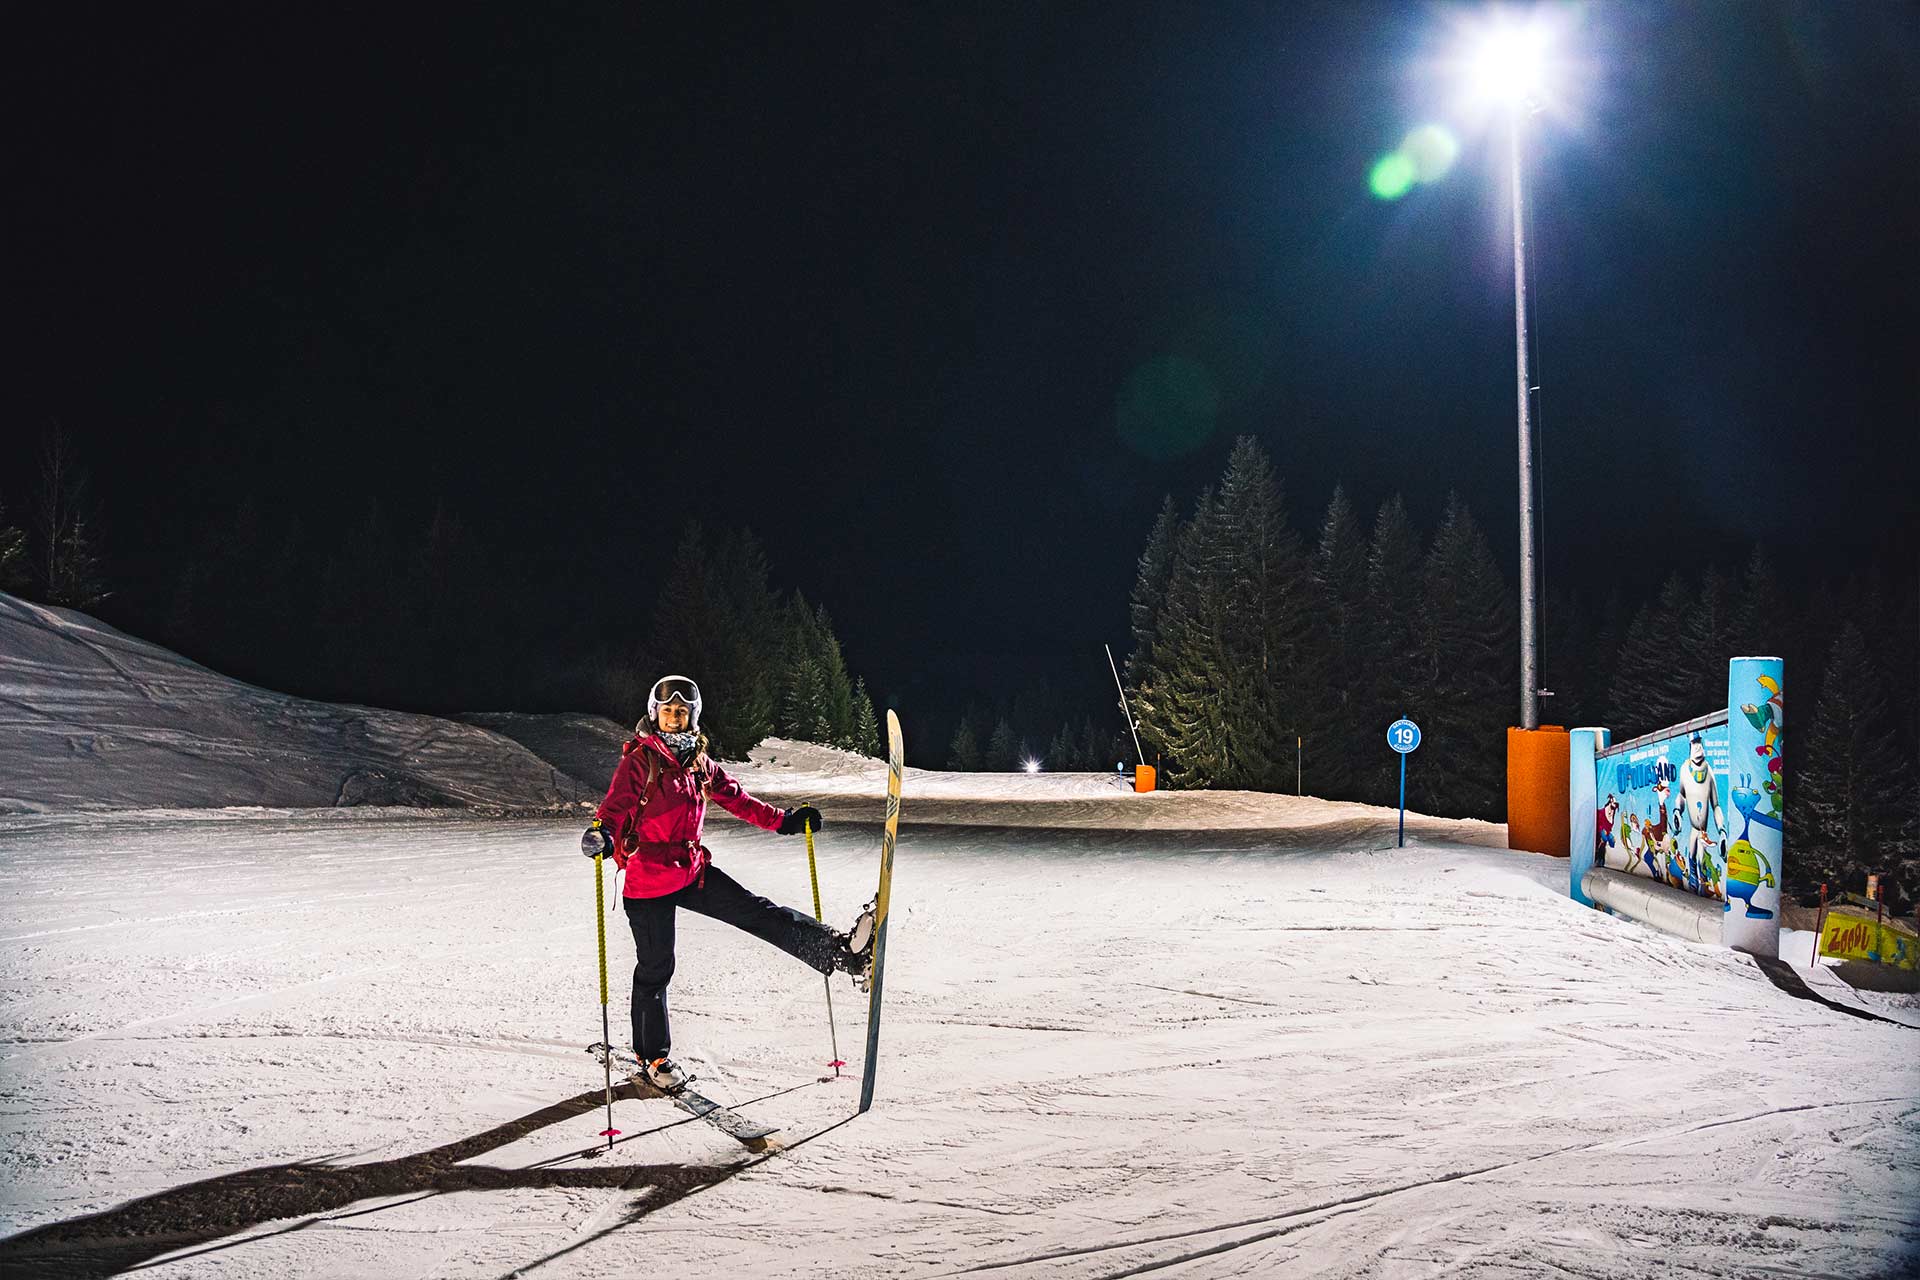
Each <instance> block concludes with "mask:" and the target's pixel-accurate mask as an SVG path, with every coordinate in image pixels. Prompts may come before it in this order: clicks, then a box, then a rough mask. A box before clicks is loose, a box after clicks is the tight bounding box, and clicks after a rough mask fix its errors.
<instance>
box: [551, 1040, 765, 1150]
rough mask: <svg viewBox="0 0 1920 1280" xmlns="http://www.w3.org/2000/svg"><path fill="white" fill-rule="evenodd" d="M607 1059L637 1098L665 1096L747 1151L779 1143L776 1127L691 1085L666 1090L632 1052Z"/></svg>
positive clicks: (595, 1048)
mask: <svg viewBox="0 0 1920 1280" xmlns="http://www.w3.org/2000/svg"><path fill="white" fill-rule="evenodd" d="M603 1049H604V1046H602V1045H594V1046H593V1047H592V1048H590V1049H588V1050H587V1052H588V1053H592V1054H596V1055H600V1054H601V1053H602V1051H603ZM610 1061H612V1062H615V1063H617V1064H618V1065H619V1067H620V1069H621V1070H623V1071H625V1072H626V1073H627V1083H628V1084H630V1085H632V1086H633V1094H634V1096H635V1097H636V1098H665V1099H666V1100H667V1101H668V1102H671V1103H672V1104H673V1105H674V1106H676V1107H678V1108H679V1109H680V1110H682V1111H684V1112H686V1113H687V1114H688V1115H690V1116H693V1117H695V1118H697V1119H700V1120H705V1121H706V1122H707V1123H708V1124H710V1125H712V1126H713V1127H714V1128H716V1129H718V1130H719V1131H720V1132H721V1133H724V1134H726V1135H727V1136H728V1137H729V1138H732V1139H733V1140H734V1141H736V1142H738V1143H739V1144H740V1145H741V1146H743V1147H745V1148H746V1149H747V1150H749V1151H754V1152H760V1151H771V1150H773V1149H775V1148H776V1147H778V1146H779V1138H780V1130H779V1129H777V1128H773V1127H770V1126H768V1125H764V1124H761V1123H760V1122H759V1121H757V1120H749V1119H747V1117H745V1116H743V1115H741V1114H740V1113H739V1112H738V1111H735V1110H733V1109H732V1108H731V1107H726V1106H722V1105H721V1104H720V1103H718V1102H715V1101H714V1100H713V1099H712V1098H709V1097H707V1096H706V1095H705V1094H703V1093H698V1092H696V1091H695V1090H694V1089H693V1088H692V1087H691V1086H688V1087H685V1088H682V1089H680V1090H679V1091H678V1092H676V1093H668V1092H667V1091H666V1090H665V1089H662V1088H659V1087H658V1086H656V1085H654V1084H653V1083H652V1082H651V1081H649V1080H648V1079H647V1078H646V1076H644V1075H642V1074H641V1073H640V1060H639V1059H638V1058H635V1057H634V1056H633V1055H631V1054H628V1053H622V1052H620V1051H619V1050H614V1051H613V1056H612V1058H611V1059H610Z"/></svg>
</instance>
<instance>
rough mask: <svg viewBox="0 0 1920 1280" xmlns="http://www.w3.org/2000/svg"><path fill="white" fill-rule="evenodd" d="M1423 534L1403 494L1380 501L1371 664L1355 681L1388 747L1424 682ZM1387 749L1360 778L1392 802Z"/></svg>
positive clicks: (1393, 765) (1391, 761) (1372, 568)
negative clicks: (1390, 729)
mask: <svg viewBox="0 0 1920 1280" xmlns="http://www.w3.org/2000/svg"><path fill="white" fill-rule="evenodd" d="M1421 564H1422V555H1421V551H1420V537H1419V535H1418V534H1417V533H1415V532H1414V528H1413V522H1412V521H1411V520H1410V519H1408V518H1407V507H1406V503H1405V502H1403V501H1401V499H1400V496H1399V495H1398V494H1395V495H1394V497H1393V498H1392V499H1391V500H1390V501H1388V502H1385V503H1382V504H1381V506H1380V514H1379V515H1378V516H1377V517H1375V519H1374V522H1373V538H1372V541H1371V543H1370V544H1369V546H1368V550H1367V605H1366V621H1365V625H1366V629H1367V632H1368V634H1369V636H1370V637H1371V640H1370V642H1369V649H1368V663H1369V668H1368V670H1366V671H1364V672H1362V673H1361V674H1360V677H1359V679H1358V681H1357V683H1360V684H1361V685H1362V687H1363V688H1364V689H1365V690H1366V692H1367V696H1368V700H1369V705H1368V708H1367V710H1366V712H1364V713H1363V715H1362V719H1361V723H1362V724H1368V723H1371V725H1372V726H1373V732H1374V733H1376V734H1377V735H1379V736H1378V737H1376V739H1375V742H1376V743H1377V744H1379V745H1381V746H1383V747H1384V744H1385V740H1386V732H1387V726H1388V725H1390V724H1392V723H1393V722H1394V721H1395V720H1398V719H1400V718H1401V717H1402V716H1405V715H1411V714H1412V713H1413V707H1414V705H1415V703H1414V697H1415V693H1416V691H1417V689H1418V688H1419V687H1420V682H1419V680H1418V678H1417V677H1418V669H1419V662H1420V646H1419V643H1418V639H1417V636H1416V632H1415V623H1416V620H1417V619H1418V617H1419V614H1420V597H1421V581H1422V578H1421ZM1390 757H1393V753H1392V752H1391V751H1388V750H1383V751H1381V752H1379V753H1377V754H1374V755H1372V756H1370V757H1366V756H1363V758H1369V759H1371V760H1372V762H1373V763H1372V764H1371V766H1370V767H1369V768H1367V769H1366V771H1365V773H1364V775H1363V781H1362V784H1361V798H1362V799H1364V800H1366V801H1367V802H1369V803H1371V804H1393V803H1394V802H1395V801H1396V800H1397V798H1398V790H1399V776H1400V775H1399V768H1400V766H1399V761H1398V758H1397V757H1393V758H1390Z"/></svg>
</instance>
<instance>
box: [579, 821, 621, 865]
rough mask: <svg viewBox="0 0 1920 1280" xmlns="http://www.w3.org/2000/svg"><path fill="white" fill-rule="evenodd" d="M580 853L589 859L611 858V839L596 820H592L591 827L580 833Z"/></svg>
mask: <svg viewBox="0 0 1920 1280" xmlns="http://www.w3.org/2000/svg"><path fill="white" fill-rule="evenodd" d="M580 852H582V853H584V854H586V855H587V856H588V857H589V858H600V857H610V856H612V854H613V838H612V837H611V836H609V835H608V834H607V829H606V828H605V827H603V826H601V825H600V820H599V819H598V818H595V819H594V820H593V825H592V826H590V827H588V828H587V829H586V830H585V831H584V832H582V833H581V835H580Z"/></svg>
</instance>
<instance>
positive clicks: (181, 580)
mask: <svg viewBox="0 0 1920 1280" xmlns="http://www.w3.org/2000/svg"><path fill="white" fill-rule="evenodd" d="M38 479H39V483H38V486H37V488H36V490H35V492H34V493H32V494H30V495H28V496H27V498H26V501H25V502H24V504H23V505H24V507H25V509H26V510H27V511H28V512H29V513H30V515H29V517H28V518H27V520H26V521H25V527H19V526H18V525H16V524H15V523H14V522H13V521H12V518H11V517H10V516H9V515H8V511H7V508H6V507H5V506H4V505H0V590H6V591H9V592H12V593H15V594H18V595H22V596H25V597H28V598H32V599H37V600H41V601H45V602H47V603H51V604H58V605H62V606H66V607H70V608H78V609H87V610H95V611H98V612H100V613H101V614H102V615H103V616H105V617H106V618H107V620H108V621H111V622H114V623H115V624H117V625H120V626H123V627H126V628H127V629H129V630H131V631H133V632H134V633H136V634H138V635H141V636H144V637H148V638H151V639H154V640H157V641H159V642H160V643H162V644H165V645H167V646H168V647H170V648H173V649H175V650H177V651H179V652H181V653H183V654H185V655H186V656H188V657H190V658H192V659H194V660H195V661H197V662H200V663H202V664H203V665H205V666H208V667H211V668H213V669H214V670H217V671H220V672H223V673H225V674H229V675H233V676H237V677H239V678H241V679H244V680H247V681H250V682H252V683H254V684H258V685H262V686H265V687H268V688H273V689H279V690H284V691H286V692H289V693H294V694H298V695H301V696H305V697H313V698H321V699H326V700H329V701H339V702H359V703H368V704H372V705H376V706H383V707H394V708H399V709H402V710H410V711H425V712H436V713H442V714H452V713H458V712H462V711H477V710H501V709H505V710H516V711H593V712H598V713H600V714H603V715H607V716H611V717H613V718H614V719H616V720H618V721H620V722H621V723H623V724H632V723H634V722H635V721H637V720H638V719H639V718H640V717H641V716H642V715H644V714H645V711H646V698H647V689H648V686H649V684H650V682H651V681H652V680H653V679H654V678H655V677H657V676H659V675H662V674H666V673H668V672H674V671H677V672H682V673H685V674H687V675H691V676H693V677H694V678H695V679H697V680H698V681H699V682H700V686H701V692H702V694H703V695H704V697H705V699H706V712H705V715H704V716H703V719H702V725H701V727H702V728H703V729H705V730H706V731H707V733H708V734H709V736H710V737H711V738H712V740H713V744H714V749H715V750H716V751H718V752H720V753H721V754H723V755H725V756H726V757H728V758H739V757H740V756H743V755H744V754H745V753H746V752H747V751H749V750H751V749H752V748H753V747H754V746H755V745H757V744H758V743H759V742H760V740H761V739H763V738H765V737H768V736H770V735H773V734H780V735H783V736H787V737H793V738H802V739H805V740H808V741H812V742H821V743H827V744H830V745H834V746H840V747H846V748H848V749H851V750H856V751H861V752H864V753H866V754H868V755H879V754H880V733H879V729H878V725H877V722H876V717H875V712H874V708H873V704H872V701H871V699H870V698H869V697H868V695H867V690H866V684H865V682H864V681H863V680H860V679H856V678H854V677H852V676H851V675H850V673H849V672H848V670H847V666H846V662H845V659H844V658H843V656H842V654H841V648H840V642H839V640H838V638H837V637H836V636H835V634H834V629H833V623H832V620H831V619H830V618H829V617H828V615H827V612H826V610H825V609H824V608H819V607H815V606H813V605H811V604H810V603H809V602H808V601H807V600H806V599H805V598H803V597H802V596H801V595H800V594H799V593H798V592H794V593H792V594H782V593H779V592H776V591H775V590H774V589H773V588H772V587H771V586H770V584H769V580H768V579H769V570H768V564H767V560H766V556H765V554H764V553H763V551H762V550H761V548H760V546H759V544H758V542H757V541H756V540H755V539H754V538H753V536H752V535H751V534H750V533H747V532H745V531H729V532H724V533H709V532H707V531H705V530H703V529H701V528H700V527H699V526H697V525H689V526H687V527H686V528H685V530H684V532H683V533H682V535H681V538H680V541H679V544H678V546H677V547H675V548H674V549H673V551H672V552H671V554H670V555H667V556H663V557H662V559H661V560H660V561H659V563H658V564H654V565H647V566H641V567H640V568H639V569H638V570H637V571H636V572H635V573H634V575H633V582H634V587H635V589H634V591H633V593H632V594H631V595H630V596H621V595H617V594H616V595H612V596H607V595H602V596H598V597H596V598H595V599H593V600H591V601H588V602H584V603H583V604H582V605H581V606H580V608H579V609H578V610H577V611H575V612H573V613H571V614H566V613H556V612H555V611H553V610H550V609H539V608H528V607H525V606H524V604H523V602H525V601H527V600H531V599H539V598H541V596H542V592H541V590H540V578H541V575H542V574H545V573H549V569H548V568H546V567H543V565H542V564H541V563H540V562H539V561H537V560H536V559H534V558H532V557H531V556H529V555H527V554H525V553H522V552H519V551H517V550H515V549H514V548H512V547H510V546H502V545H499V543H498V542H496V541H495V540H491V539H487V538H482V537H480V536H478V535H476V534H475V532H474V531H473V530H472V529H471V528H470V527H469V526H468V524H467V523H466V522H465V521H464V520H462V518H461V517H460V515H459V513H458V512H456V511H455V510H453V509H452V508H451V507H449V506H447V505H445V504H441V505H439V506H437V507H435V508H434V509H432V511H431V513H430V514H429V515H427V516H426V518H425V519H424V522H420V521H419V519H418V517H416V518H415V522H414V523H412V524H408V523H407V522H406V520H405V519H404V517H405V516H406V515H407V514H410V513H402V516H403V518H402V519H392V518H390V517H389V516H388V514H387V512H385V511H384V510H383V509H382V508H381V506H380V505H379V504H378V503H377V502H369V503H368V504H366V505H365V506H364V507H362V508H361V509H360V511H359V514H358V516H357V517H356V518H354V519H352V520H351V521H349V522H348V523H347V525H346V527H345V528H339V527H335V526H332V525H329V526H328V527H326V528H325V529H319V528H316V527H314V526H312V525H309V524H307V523H304V522H303V521H302V520H301V519H300V518H299V517H298V516H297V515H294V514H291V513H290V512H288V511H287V510H285V509H284V508H281V507H278V506H276V505H274V504H272V503H270V502H262V501H260V500H258V499H257V498H256V497H254V496H253V495H251V494H249V495H247V496H245V497H244V498H242V499H241V500H240V501H239V503H238V505H237V506H236V507H235V508H234V509H233V510H232V511H231V512H228V513H225V514H222V515H219V516H216V517H212V518H210V519H209V520H208V522H207V523H206V524H205V525H204V526H203V527H202V528H201V530H200V532H199V535H198V537H197V539H196V545H195V547H194V549H193V550H192V551H191V553H189V554H187V555H185V556H183V557H180V558H179V559H178V560H177V561H176V562H175V567H174V569H173V571H172V572H170V573H167V574H163V575H160V576H158V577H157V578H154V579H152V580H149V581H143V582H140V583H138V584H137V585H135V586H133V587H130V588H129V589H127V590H120V591H110V590H109V589H108V587H107V581H106V577H105V576H104V573H103V570H102V557H101V556H100V554H99V552H98V550H97V548H98V546H99V540H98V534H97V532H96V531H97V530H98V529H100V528H101V527H102V526H103V525H104V523H105V522H104V521H103V520H102V518H101V512H100V510H99V508H98V507H97V506H95V505H93V504H92V503H90V501H89V499H88V494H87V489H86V483H85V472H84V468H83V466H82V465H81V464H80V463H79V461H78V460H76V459H75V458H74V457H73V456H72V453H71V451H70V449H69V447H68V446H67V444H66V443H65V441H64V440H63V439H61V438H60V437H59V435H58V433H53V434H52V435H50V436H49V440H48V444H47V447H46V451H45V457H44V459H43V466H42V468H41V475H40V476H39V478H38Z"/></svg>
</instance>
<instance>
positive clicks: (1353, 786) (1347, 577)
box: [1306, 485, 1385, 800]
mask: <svg viewBox="0 0 1920 1280" xmlns="http://www.w3.org/2000/svg"><path fill="white" fill-rule="evenodd" d="M1313 578H1314V585H1315V587H1316V588H1317V595H1318V603H1319V609H1320V622H1321V625H1320V635H1321V637H1322V646H1323V648H1322V655H1321V656H1322V661H1321V663H1320V666H1321V668H1322V672H1321V677H1320V679H1319V681H1318V683H1319V685H1320V687H1321V689H1322V690H1323V697H1322V699H1321V708H1320V714H1319V715H1318V716H1316V717H1315V719H1314V722H1313V723H1312V724H1311V725H1309V726H1308V727H1307V731H1306V734H1307V737H1308V738H1309V739H1310V741H1311V743H1312V746H1313V751H1312V753H1311V754H1312V759H1311V763H1309V764H1308V766H1307V768H1306V775H1307V784H1308V789H1309V790H1310V791H1312V792H1313V794H1314V795H1317V796H1325V797H1328V798H1330V799H1336V800H1344V799H1349V798H1352V797H1355V796H1357V795H1358V793H1359V788H1360V776H1361V774H1362V772H1363V771H1364V769H1365V767H1366V764H1367V760H1368V757H1369V755H1370V753H1369V752H1368V751H1367V750H1366V748H1367V747H1368V745H1369V744H1371V745H1373V746H1377V745H1378V743H1377V741H1375V738H1374V737H1370V736H1369V735H1368V732H1367V726H1368V721H1369V719H1370V713H1371V712H1372V711H1373V707H1372V706H1371V705H1370V704H1371V701H1372V700H1371V699H1370V698H1369V697H1368V690H1367V686H1366V683H1365V678H1366V676H1367V675H1368V673H1369V672H1370V671H1371V669H1372V666H1373V655H1372V652H1371V649H1372V645H1371V643H1370V641H1371V637H1372V631H1371V629H1370V628H1369V626H1368V610H1367V545H1366V540H1365V539H1364V538H1363V537H1362V536H1361V533H1360V526H1359V524H1358V523H1357V522H1356V521H1355V520H1354V516H1353V504H1352V503H1350V502H1348V501H1347V494H1346V490H1345V489H1343V488H1341V487H1339V486H1337V485H1336V486H1335V487H1334V490H1333V500H1332V501H1331V502H1329V503H1328V504H1327V515H1326V519H1325V520H1323V521H1321V524H1320V543H1319V546H1318V547H1316V548H1315V550H1314V557H1313ZM1381 728H1382V730H1383V731H1384V728H1385V726H1384V725H1383V726H1381Z"/></svg>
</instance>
